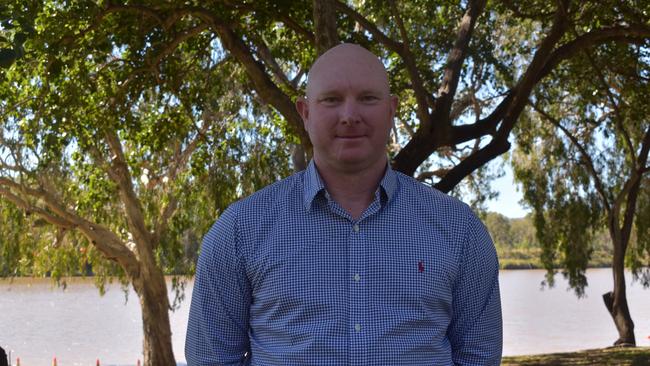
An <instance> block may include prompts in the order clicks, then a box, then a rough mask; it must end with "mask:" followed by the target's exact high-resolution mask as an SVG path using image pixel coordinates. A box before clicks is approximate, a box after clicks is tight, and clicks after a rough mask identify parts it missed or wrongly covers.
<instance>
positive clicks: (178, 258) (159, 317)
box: [0, 3, 288, 365]
mask: <svg viewBox="0 0 650 366" xmlns="http://www.w3.org/2000/svg"><path fill="white" fill-rule="evenodd" d="M89 6H90V7H91V8H92V7H94V5H88V4H72V5H70V6H69V7H68V8H66V9H63V8H62V7H61V6H60V4H54V3H46V4H44V5H43V6H42V7H39V8H36V7H35V8H31V9H30V11H32V12H33V13H34V14H35V17H34V25H35V28H36V32H37V35H36V36H34V37H33V38H31V39H30V40H29V41H28V43H27V45H28V52H27V54H26V55H25V56H24V57H23V58H21V59H20V60H18V61H17V62H15V63H14V64H13V65H12V66H11V67H10V68H8V69H6V70H4V71H3V72H2V74H1V79H0V83H1V84H2V85H1V86H0V90H1V91H0V95H1V97H0V115H1V116H2V130H1V133H0V196H2V198H3V199H4V200H6V201H8V202H11V203H12V204H13V205H15V206H16V207H18V208H20V209H22V210H24V212H25V213H27V214H29V216H28V217H30V218H31V217H33V216H36V217H38V218H40V219H42V220H44V221H45V222H47V223H49V224H50V225H51V226H52V227H53V229H51V230H50V232H53V235H49V236H48V235H44V236H43V237H42V238H41V239H42V240H37V241H30V240H28V239H24V240H19V241H18V243H22V244H24V243H26V242H29V244H30V245H32V247H36V249H37V250H38V251H42V252H43V253H45V254H49V255H51V254H52V253H56V255H57V257H54V258H59V259H60V260H58V261H55V262H53V261H47V262H46V261H43V263H42V264H43V268H47V272H48V273H50V274H51V275H53V276H54V277H55V278H60V276H62V275H65V274H68V273H77V272H78V271H77V269H78V265H79V264H81V263H86V262H90V263H92V264H93V266H92V270H93V272H94V273H96V274H104V276H100V277H99V278H100V279H103V278H105V277H106V276H108V275H111V274H117V275H119V276H120V278H121V279H122V280H123V281H124V282H125V283H130V284H131V285H132V286H133V288H134V290H135V292H136V293H137V295H138V298H139V300H140V304H141V308H142V322H143V328H144V329H143V330H144V344H143V350H144V361H145V364H146V365H172V364H175V360H174V356H173V353H172V346H171V330H170V324H169V315H168V314H169V310H170V309H171V308H172V305H171V304H170V303H169V301H168V294H167V285H166V282H165V278H164V276H163V275H164V273H165V272H171V273H177V272H180V273H187V272H188V271H191V266H192V265H193V264H192V263H186V262H183V258H184V256H183V249H184V248H183V247H182V244H183V240H182V238H183V236H185V235H187V234H188V233H192V232H200V233H202V232H205V231H206V230H207V227H209V225H210V224H211V223H212V221H213V220H214V217H216V216H217V213H218V212H219V211H220V210H222V209H224V208H225V206H226V205H227V204H228V203H230V202H232V201H233V200H234V199H236V197H237V196H238V195H239V194H246V193H250V192H252V191H254V190H256V189H259V188H260V187H261V186H264V185H266V184H268V183H270V182H272V181H274V180H277V179H279V177H282V176H285V175H286V174H287V173H288V171H287V164H286V161H287V155H286V154H284V153H283V149H282V147H281V146H279V145H278V143H279V142H280V141H281V140H280V138H281V134H280V133H279V132H276V133H275V134H274V135H273V136H272V135H271V132H272V129H273V128H275V127H273V125H272V120H270V119H268V120H267V121H266V122H265V121H257V123H256V124H255V125H253V124H252V121H251V120H250V118H249V117H247V114H248V113H249V112H250V109H253V108H262V107H261V106H259V105H257V104H255V103H253V104H250V108H246V109H243V108H242V107H241V106H242V105H246V104H247V103H248V101H245V100H243V98H244V96H243V95H242V94H234V93H232V92H231V91H232V90H240V89H243V86H242V85H241V84H240V83H239V81H240V79H239V78H237V77H234V78H229V79H221V78H220V75H221V74H222V73H225V74H231V75H233V74H235V76H236V72H237V70H235V69H234V68H233V64H232V63H231V62H230V61H229V58H228V57H226V55H224V54H216V53H215V52H214V50H213V47H211V46H210V43H211V42H213V41H214V40H213V38H212V37H211V36H210V35H209V34H203V35H202V36H201V35H200V33H201V31H202V29H201V28H200V27H198V28H196V29H195V30H194V31H191V32H189V33H184V32H183V29H182V28H181V29H175V28H174V27H171V26H170V27H171V28H170V29H168V31H169V33H165V34H160V35H158V36H159V37H160V38H158V39H156V38H155V37H153V36H152V37H148V38H142V37H141V36H140V35H139V34H133V33H131V31H130V27H129V25H133V24H137V22H138V21H139V19H138V17H121V18H119V19H117V18H115V17H113V18H110V17H108V18H106V19H104V21H105V22H104V23H102V24H101V27H100V26H98V27H96V28H95V29H93V30H92V31H89V30H88V29H86V28H87V24H86V23H85V21H86V19H83V18H82V19H79V17H77V15H78V14H90V13H92V9H91V8H89ZM63 10H65V11H63ZM96 10H97V9H96ZM109 18H110V19H109ZM178 26H179V27H181V25H178ZM183 26H184V24H183ZM84 31H87V33H84ZM62 34H69V35H70V37H69V38H65V37H64V38H63V39H61V38H59V37H58V36H55V35H62ZM195 35H196V37H194V38H191V36H195ZM190 38H191V39H190ZM158 43H164V44H165V45H166V48H165V49H164V50H163V51H160V53H157V52H156V53H154V52H149V45H150V44H158ZM156 51H159V50H156ZM163 59H164V63H163V62H162V60H163ZM265 126H266V127H265ZM265 128H266V130H265ZM239 182H241V183H239ZM3 202H4V201H3ZM209 203H212V204H209ZM3 207H4V204H3ZM9 216H12V217H14V218H15V220H16V222H18V223H22V224H23V225H26V224H29V223H30V222H31V219H27V218H24V217H23V218H21V217H20V216H17V215H16V213H15V211H11V212H9V213H8V214H7V217H9ZM39 225H41V226H39V227H42V223H41V224H39ZM23 230H24V227H23ZM33 230H34V231H36V232H38V233H40V229H39V228H33ZM15 234H16V235H20V233H15ZM7 248H10V247H9V246H6V247H4V248H3V249H7ZM13 248H14V249H15V247H13ZM20 249H21V250H22V249H23V247H21V248H20ZM25 249H26V248H25ZM98 253H99V254H98ZM32 254H33V256H32V259H34V263H38V261H39V258H42V259H45V258H43V257H42V256H40V255H38V254H34V253H32ZM99 255H101V256H102V257H103V258H104V259H105V260H104V261H102V262H101V263H98V262H97V260H96V259H97V257H98V256H99ZM15 257H16V256H14V258H15ZM23 258H24V257H23ZM14 263H15V262H14ZM35 271H36V272H37V273H38V271H39V269H35ZM177 296H178V293H177Z"/></svg>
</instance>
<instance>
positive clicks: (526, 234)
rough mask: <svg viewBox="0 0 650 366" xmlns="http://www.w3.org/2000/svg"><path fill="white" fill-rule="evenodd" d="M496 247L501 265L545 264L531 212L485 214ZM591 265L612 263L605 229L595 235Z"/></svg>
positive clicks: (508, 267)
mask: <svg viewBox="0 0 650 366" xmlns="http://www.w3.org/2000/svg"><path fill="white" fill-rule="evenodd" d="M483 222H484V223H485V225H486V226H487V229H488V231H489V232H490V235H491V236H492V240H494V244H495V246H496V248H497V253H498V255H499V263H500V265H501V268H502V269H524V268H543V266H542V262H541V260H540V256H541V254H542V248H541V247H540V245H539V243H538V242H537V239H536V237H535V225H534V224H533V220H532V218H531V216H530V215H528V216H526V217H523V218H517V219H511V218H508V217H506V216H503V215H501V214H499V213H496V212H488V213H487V214H485V216H484V217H483ZM591 245H592V250H593V251H592V254H591V259H590V260H589V267H610V266H611V263H612V249H611V248H612V245H611V243H610V239H609V235H608V234H607V232H606V231H605V230H604V229H603V230H602V231H601V232H598V233H597V234H596V235H595V236H594V241H593V242H592V243H591Z"/></svg>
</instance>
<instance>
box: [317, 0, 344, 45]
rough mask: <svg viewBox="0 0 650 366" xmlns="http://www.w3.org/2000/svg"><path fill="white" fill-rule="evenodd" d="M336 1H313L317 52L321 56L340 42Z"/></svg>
mask: <svg viewBox="0 0 650 366" xmlns="http://www.w3.org/2000/svg"><path fill="white" fill-rule="evenodd" d="M334 2H336V0H313V1H312V7H313V18H314V34H315V35H316V54H317V55H319V56H320V55H322V54H323V53H325V51H327V50H329V49H330V48H332V47H334V46H336V45H337V44H338V43H339V35H338V33H337V28H336V8H335V6H334Z"/></svg>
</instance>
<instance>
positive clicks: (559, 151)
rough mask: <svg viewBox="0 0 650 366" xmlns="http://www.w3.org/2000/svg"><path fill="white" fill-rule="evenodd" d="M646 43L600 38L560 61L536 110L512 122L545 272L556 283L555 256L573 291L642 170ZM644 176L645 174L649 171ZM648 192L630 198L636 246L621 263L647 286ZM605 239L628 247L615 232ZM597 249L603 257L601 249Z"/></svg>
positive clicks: (583, 280)
mask: <svg viewBox="0 0 650 366" xmlns="http://www.w3.org/2000/svg"><path fill="white" fill-rule="evenodd" d="M646 48H647V45H643V46H627V45H618V44H606V45H603V46H602V47H599V48H598V49H596V50H594V51H590V52H584V53H583V54H581V55H580V56H578V57H576V58H575V59H573V60H572V61H571V62H568V63H566V64H565V65H563V67H560V68H558V69H557V70H556V71H555V72H554V74H553V77H552V78H549V79H547V80H545V81H544V82H543V83H542V84H541V87H540V89H539V91H538V92H537V93H536V94H535V98H534V99H533V101H532V102H531V103H532V105H533V108H531V109H532V110H531V111H529V112H528V113H527V114H526V116H525V118H524V119H522V120H521V121H520V122H521V123H520V124H519V125H518V127H517V128H516V130H515V131H516V136H517V143H518V148H517V151H515V154H514V159H513V161H514V168H515V177H516V179H517V180H518V181H520V182H522V183H523V186H524V200H525V201H526V202H527V204H529V205H530V206H531V207H532V208H533V210H534V222H535V227H536V229H537V238H538V240H539V242H540V244H541V246H542V249H543V250H542V262H543V263H544V266H545V267H546V269H547V270H548V276H547V280H548V282H549V283H550V284H552V279H553V273H554V269H553V268H554V263H560V264H561V267H562V268H564V270H563V274H564V275H565V276H566V277H568V279H569V284H570V286H571V287H573V288H574V289H575V290H576V293H577V294H578V295H581V294H582V293H583V288H584V286H585V285H586V278H585V277H584V270H585V268H586V267H587V264H588V263H589V259H590V258H591V257H592V255H593V254H594V252H595V250H596V248H595V247H594V246H593V242H594V237H595V236H596V235H600V234H598V233H602V232H606V233H610V232H611V227H609V228H608V223H609V222H610V219H611V217H612V215H613V214H615V215H617V217H621V220H620V222H615V225H617V226H616V227H617V228H618V229H617V230H621V229H620V228H622V227H623V225H624V221H623V219H622V217H623V212H624V211H625V209H626V204H627V203H626V202H631V201H629V200H628V199H627V196H626V194H627V193H626V192H627V191H625V190H624V186H626V185H628V184H630V183H629V181H630V180H631V179H633V178H632V177H633V175H634V174H635V171H637V170H638V169H639V167H638V162H637V154H638V153H639V151H640V150H641V146H642V144H643V143H644V142H643V136H644V134H645V133H646V131H648V129H649V128H650V125H649V124H648V121H647V118H646V117H645V116H647V113H648V112H650V110H648V108H647V103H645V102H644V101H642V100H645V98H647V95H648V92H649V91H650V89H649V88H648V84H647V81H644V79H643V77H642V76H641V75H640V73H641V72H642V70H646V69H647V67H648V65H647V61H648V59H647V58H646V59H642V58H641V59H640V58H639V57H638V55H639V53H640V52H643V50H644V49H646ZM640 179H641V180H642V181H643V182H647V179H648V177H647V176H645V177H643V176H642V177H641V178H640ZM642 186H643V187H646V186H647V183H644V184H643V185H642ZM645 191H646V188H643V189H642V190H641V194H640V196H639V199H638V201H637V202H636V215H635V221H634V225H635V226H636V228H637V237H636V238H631V239H630V245H631V248H634V249H633V250H630V251H628V252H627V257H628V258H627V263H628V265H629V266H630V267H631V268H632V270H633V271H634V273H635V276H636V277H640V278H642V279H643V278H645V280H643V282H644V283H645V284H648V282H647V273H646V274H645V277H644V275H643V268H644V266H647V263H650V261H648V256H647V249H646V248H647V245H646V239H645V238H644V233H645V231H644V230H647V229H646V224H645V222H647V219H645V218H644V215H647V213H646V212H647V210H648V208H647V207H648V202H647V201H646V198H645V197H646V193H645ZM617 202H620V203H617ZM644 220H645V221H644ZM623 230H624V229H623ZM609 242H610V245H612V246H616V245H623V246H625V247H627V245H628V244H627V243H621V242H620V241H619V242H617V241H616V238H615V237H611V238H610V239H609ZM608 251H609V252H611V251H612V247H610V248H609V250H608ZM598 253H599V254H598V255H599V257H601V256H602V254H603V250H602V249H598Z"/></svg>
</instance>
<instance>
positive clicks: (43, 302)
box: [0, 269, 650, 366]
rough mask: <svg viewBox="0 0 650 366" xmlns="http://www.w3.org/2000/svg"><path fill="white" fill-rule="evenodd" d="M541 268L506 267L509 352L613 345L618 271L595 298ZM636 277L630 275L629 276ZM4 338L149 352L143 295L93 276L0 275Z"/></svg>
mask: <svg viewBox="0 0 650 366" xmlns="http://www.w3.org/2000/svg"><path fill="white" fill-rule="evenodd" d="M543 276H544V272H543V271H539V270H517V271H502V272H501V275H500V280H501V299H502V303H503V313H504V354H505V355H518V354H532V353H547V352H559V351H574V350H579V349H587V348H597V347H605V346H608V345H610V344H611V343H612V342H613V341H614V340H615V339H616V338H617V335H616V330H615V328H614V325H613V322H612V320H611V318H610V317H609V315H608V313H607V311H606V310H605V306H604V305H603V302H602V299H601V294H602V293H604V292H606V291H609V290H610V287H611V282H612V281H611V271H610V270H608V269H594V270H590V271H588V273H587V277H588V279H589V287H588V288H587V297H586V298H584V299H577V298H576V297H575V296H574V295H573V293H572V292H570V291H566V288H567V284H566V282H565V281H564V280H562V279H561V278H560V277H558V281H557V284H556V287H555V288H553V289H550V290H549V289H546V290H543V291H541V290H540V282H541V281H542V279H543ZM628 277H629V275H628ZM190 297H191V283H190V284H188V290H187V293H186V299H187V300H186V301H185V302H184V303H183V304H182V306H181V308H180V309H179V310H177V311H176V312H174V313H172V314H171V325H172V332H173V345H174V353H175V355H176V358H177V359H178V361H180V362H185V355H184V353H183V344H184V342H185V329H186V326H187V314H188V311H189V298H190ZM628 300H629V303H630V311H631V312H632V318H633V319H634V321H635V324H636V329H635V330H636V332H635V333H636V337H637V343H638V344H639V345H640V346H650V339H649V338H648V337H649V336H650V310H649V309H650V290H643V289H642V287H641V286H640V285H639V284H638V283H635V284H632V285H631V286H630V287H628ZM0 345H2V346H3V347H4V348H5V349H6V350H12V362H13V364H14V365H15V363H16V357H20V359H21V365H23V366H34V365H35V366H40V365H51V363H52V358H53V357H54V356H56V357H57V360H58V364H59V365H60V366H67V365H88V366H90V365H95V362H96V360H97V359H99V360H100V361H101V363H102V365H109V364H131V365H133V364H135V363H136V362H137V360H138V359H142V356H141V348H142V330H141V320H140V308H139V305H138V301H137V297H136V295H135V293H134V292H133V291H130V294H129V300H128V302H126V303H125V297H124V292H123V291H122V290H121V289H120V287H119V286H117V285H114V286H110V287H109V290H108V293H107V294H106V295H105V296H103V297H100V296H99V293H98V291H97V290H96V289H95V287H94V286H93V284H92V280H73V281H72V282H71V283H70V284H69V286H68V288H67V289H66V290H65V291H64V290H62V289H60V288H57V287H53V286H52V283H51V282H50V281H49V280H44V279H17V280H15V281H14V282H13V283H10V282H8V281H0Z"/></svg>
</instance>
